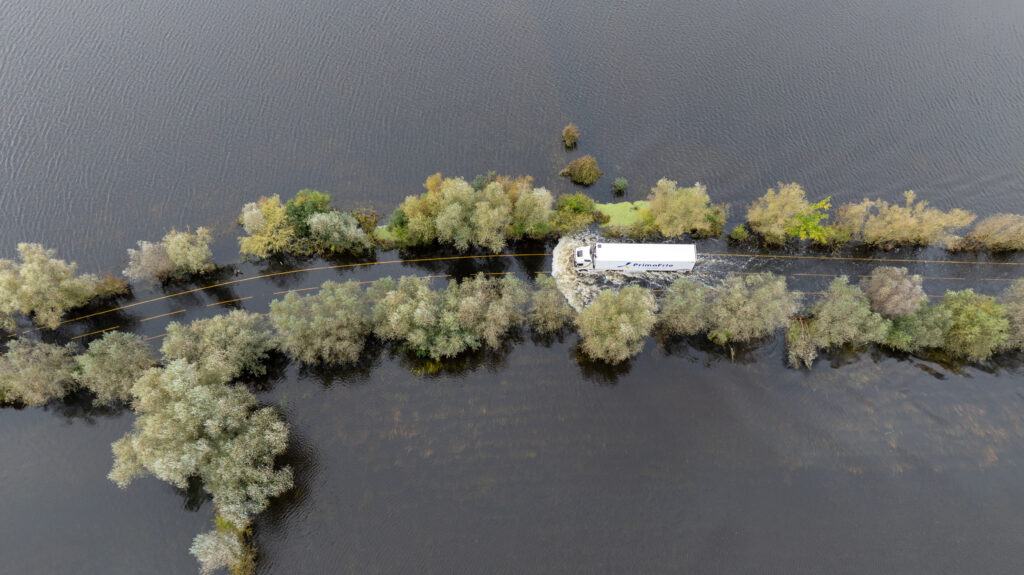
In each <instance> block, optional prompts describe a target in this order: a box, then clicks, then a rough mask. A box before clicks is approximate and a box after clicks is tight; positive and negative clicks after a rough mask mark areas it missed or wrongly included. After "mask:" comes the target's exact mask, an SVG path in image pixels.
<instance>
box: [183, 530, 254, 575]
mask: <svg viewBox="0 0 1024 575" xmlns="http://www.w3.org/2000/svg"><path fill="white" fill-rule="evenodd" d="M189 553H191V554H192V555H193V556H194V557H195V558H196V560H197V561H199V567H200V573H201V574H202V575H210V574H211V573H213V572H214V571H216V570H217V569H223V568H228V569H230V572H231V575H242V574H245V575H249V574H251V573H253V572H254V571H255V568H256V565H255V558H254V555H255V550H254V549H253V548H252V547H250V546H248V545H246V544H245V538H244V536H243V535H242V534H241V533H240V532H231V531H226V530H220V529H217V530H214V531H207V532H206V533H200V534H199V535H196V536H195V538H194V539H193V540H192V547H190V548H189Z"/></svg>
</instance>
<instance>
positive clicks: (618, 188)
mask: <svg viewBox="0 0 1024 575" xmlns="http://www.w3.org/2000/svg"><path fill="white" fill-rule="evenodd" d="M628 187H629V180H627V179H626V178H615V181H614V182H612V191H613V192H615V193H616V194H624V193H626V188H628Z"/></svg>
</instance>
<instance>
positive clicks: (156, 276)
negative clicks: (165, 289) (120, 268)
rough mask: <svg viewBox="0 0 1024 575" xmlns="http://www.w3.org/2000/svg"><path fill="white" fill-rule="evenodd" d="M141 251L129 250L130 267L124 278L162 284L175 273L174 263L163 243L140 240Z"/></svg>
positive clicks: (127, 268)
mask: <svg viewBox="0 0 1024 575" xmlns="http://www.w3.org/2000/svg"><path fill="white" fill-rule="evenodd" d="M138 246H139V249H137V250H133V249H131V248H128V267H126V268H125V269H124V272H122V273H123V274H124V277H126V278H128V279H130V280H131V281H133V282H138V281H147V282H160V281H163V280H165V279H167V277H168V276H170V275H171V274H172V273H174V262H172V261H171V258H170V256H168V255H167V247H166V246H165V245H164V243H163V242H158V243H155V244H154V243H151V242H147V241H142V240H139V242H138Z"/></svg>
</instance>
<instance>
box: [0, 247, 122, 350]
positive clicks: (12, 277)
mask: <svg viewBox="0 0 1024 575" xmlns="http://www.w3.org/2000/svg"><path fill="white" fill-rule="evenodd" d="M56 256H57V252H56V251H55V250H48V249H46V248H44V247H43V246H42V245H40V244H29V243H20V244H18V259H19V260H20V261H18V262H15V261H12V260H7V259H0V328H2V329H6V330H13V329H14V328H15V327H16V326H17V322H16V321H15V317H14V314H16V313H21V314H24V315H29V314H32V315H33V316H34V319H35V322H36V324H37V325H40V326H44V327H48V328H50V329H54V328H56V327H57V326H58V325H60V323H61V316H63V315H64V313H65V312H66V311H67V310H69V309H73V308H76V307H81V306H83V305H85V304H86V303H89V301H90V300H91V299H93V298H94V297H96V296H98V295H101V294H100V293H99V290H100V289H102V288H103V287H104V286H103V283H102V281H101V280H100V279H99V278H97V277H96V276H94V275H92V274H83V275H75V272H76V271H77V270H78V265H77V264H75V263H70V264H69V263H67V262H66V261H64V260H59V259H57V257H56ZM103 295H105V294H103Z"/></svg>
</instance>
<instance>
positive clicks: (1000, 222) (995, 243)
mask: <svg viewBox="0 0 1024 575" xmlns="http://www.w3.org/2000/svg"><path fill="white" fill-rule="evenodd" d="M964 247H967V248H969V249H980V248H986V249H988V250H989V251H993V252H1006V251H1014V250H1024V216H1022V215H1018V214H996V215H994V216H989V217H987V218H985V219H983V220H981V221H980V222H978V223H977V224H976V225H975V226H974V229H973V230H971V231H970V233H968V234H967V237H965V238H964Z"/></svg>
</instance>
